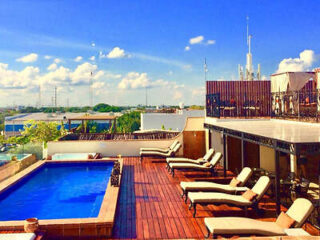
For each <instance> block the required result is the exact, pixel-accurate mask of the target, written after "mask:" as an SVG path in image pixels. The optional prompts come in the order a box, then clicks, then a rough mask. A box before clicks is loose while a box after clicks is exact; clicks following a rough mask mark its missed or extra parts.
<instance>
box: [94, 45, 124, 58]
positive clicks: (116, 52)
mask: <svg viewBox="0 0 320 240" xmlns="http://www.w3.org/2000/svg"><path fill="white" fill-rule="evenodd" d="M123 57H126V54H125V51H124V50H123V49H121V48H119V47H115V48H113V49H112V50H111V51H110V52H109V53H108V54H103V53H102V52H100V58H123Z"/></svg>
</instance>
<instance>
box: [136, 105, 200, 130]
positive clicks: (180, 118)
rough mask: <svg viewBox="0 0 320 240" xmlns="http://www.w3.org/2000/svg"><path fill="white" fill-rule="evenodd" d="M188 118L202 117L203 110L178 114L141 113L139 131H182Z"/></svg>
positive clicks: (184, 111)
mask: <svg viewBox="0 0 320 240" xmlns="http://www.w3.org/2000/svg"><path fill="white" fill-rule="evenodd" d="M188 117H204V110H191V111H187V110H183V111H181V114H180V113H141V130H150V129H161V127H162V125H163V126H164V127H165V129H170V128H171V129H172V130H175V131H182V130H183V128H184V126H185V124H186V119H187V118H188Z"/></svg>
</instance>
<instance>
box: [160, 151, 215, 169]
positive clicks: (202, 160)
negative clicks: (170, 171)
mask: <svg viewBox="0 0 320 240" xmlns="http://www.w3.org/2000/svg"><path fill="white" fill-rule="evenodd" d="M214 152H215V151H214V149H213V148H210V149H209V150H208V152H207V153H206V154H205V155H204V156H203V158H198V159H191V158H171V157H170V158H167V159H166V160H167V167H169V163H194V164H203V163H206V162H209V161H210V159H211V158H212V156H213V154H214Z"/></svg>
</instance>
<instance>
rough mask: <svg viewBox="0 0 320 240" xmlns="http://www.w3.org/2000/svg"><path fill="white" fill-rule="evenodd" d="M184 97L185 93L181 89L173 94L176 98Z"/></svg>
mask: <svg viewBox="0 0 320 240" xmlns="http://www.w3.org/2000/svg"><path fill="white" fill-rule="evenodd" d="M182 97H183V95H182V92H180V91H175V92H174V94H173V99H174V100H180V99H182Z"/></svg>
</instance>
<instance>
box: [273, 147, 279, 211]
mask: <svg viewBox="0 0 320 240" xmlns="http://www.w3.org/2000/svg"><path fill="white" fill-rule="evenodd" d="M273 146H274V155H275V156H274V157H275V170H276V174H275V185H274V187H275V193H276V213H277V216H278V215H279V214H280V162H279V161H280V157H279V151H278V149H277V141H274V143H273Z"/></svg>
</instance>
